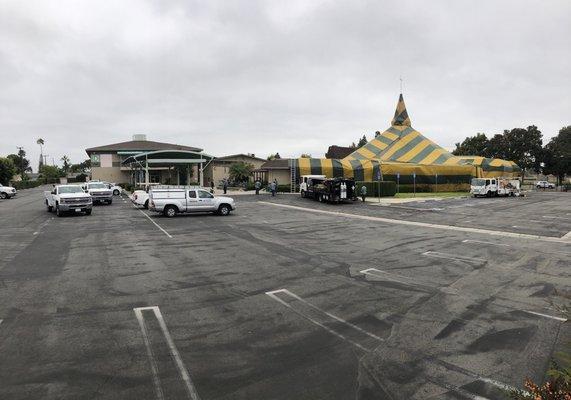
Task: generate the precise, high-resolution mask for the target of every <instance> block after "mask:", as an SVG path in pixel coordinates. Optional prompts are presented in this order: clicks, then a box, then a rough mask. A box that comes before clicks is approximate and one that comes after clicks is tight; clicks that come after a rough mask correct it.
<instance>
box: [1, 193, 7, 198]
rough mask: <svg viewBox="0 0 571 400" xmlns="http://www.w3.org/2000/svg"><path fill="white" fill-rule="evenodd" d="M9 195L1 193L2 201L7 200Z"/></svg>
mask: <svg viewBox="0 0 571 400" xmlns="http://www.w3.org/2000/svg"><path fill="white" fill-rule="evenodd" d="M7 198H8V193H4V192H0V199H7Z"/></svg>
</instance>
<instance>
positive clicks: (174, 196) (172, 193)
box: [149, 186, 236, 218]
mask: <svg viewBox="0 0 571 400" xmlns="http://www.w3.org/2000/svg"><path fill="white" fill-rule="evenodd" d="M235 209H236V205H235V203H234V199H232V198H230V197H224V196H214V195H213V194H212V193H210V192H209V191H208V190H206V189H204V188H201V187H180V186H176V187H162V186H159V187H154V188H151V190H149V210H151V211H155V212H159V213H162V214H163V215H164V216H166V217H169V218H170V217H174V216H175V215H177V214H179V213H196V212H211V213H217V214H220V215H228V214H230V212H231V211H233V210H235Z"/></svg>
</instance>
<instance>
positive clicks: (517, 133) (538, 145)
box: [503, 125, 543, 172]
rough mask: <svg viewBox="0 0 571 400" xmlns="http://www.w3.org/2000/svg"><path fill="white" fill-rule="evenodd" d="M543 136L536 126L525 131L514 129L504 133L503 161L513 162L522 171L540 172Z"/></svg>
mask: <svg viewBox="0 0 571 400" xmlns="http://www.w3.org/2000/svg"><path fill="white" fill-rule="evenodd" d="M542 137H543V135H542V134H541V131H540V130H539V129H537V126H535V125H531V126H528V127H527V129H523V128H514V129H512V130H509V131H507V130H506V131H504V140H505V142H506V143H507V148H506V149H505V155H504V157H503V158H504V159H506V160H510V161H515V163H516V164H517V165H519V166H520V167H521V168H522V169H523V170H527V169H532V170H534V171H536V172H539V171H540V170H541V162H542V158H543V147H542V145H543V139H542Z"/></svg>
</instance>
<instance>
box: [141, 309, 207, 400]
mask: <svg viewBox="0 0 571 400" xmlns="http://www.w3.org/2000/svg"><path fill="white" fill-rule="evenodd" d="M133 311H134V312H135V316H136V317H137V321H138V322H139V327H140V328H141V333H142V335H143V341H144V342H145V348H146V350H147V356H148V358H149V362H150V364H151V371H152V374H153V384H154V387H155V394H156V398H157V400H164V399H165V398H168V397H165V386H163V384H162V383H161V373H160V372H161V371H160V368H159V362H158V359H157V356H156V354H155V351H153V349H154V347H155V346H157V344H156V343H154V342H153V340H151V335H150V332H149V329H148V326H147V324H148V322H147V320H146V319H145V315H148V314H149V313H152V314H153V316H154V318H155V321H149V322H158V325H159V327H160V332H161V333H162V336H163V338H162V339H163V340H164V341H165V342H166V346H167V348H168V351H169V354H170V356H171V357H172V360H174V363H175V366H176V369H177V370H178V373H179V375H180V378H181V379H182V382H183V384H184V388H185V392H186V395H187V398H188V399H190V400H200V397H199V396H198V392H197V391H196V388H195V387H194V384H193V383H192V380H191V378H190V374H189V372H188V369H187V368H186V366H185V365H184V362H183V361H182V357H181V356H180V353H179V351H178V349H177V348H176V345H175V343H174V341H173V339H172V336H171V334H170V332H169V330H168V328H167V325H166V323H165V320H164V318H163V315H162V313H161V310H160V309H159V307H158V306H151V307H137V308H134V309H133ZM143 312H145V315H144V314H143Z"/></svg>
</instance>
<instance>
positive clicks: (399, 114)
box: [391, 93, 410, 126]
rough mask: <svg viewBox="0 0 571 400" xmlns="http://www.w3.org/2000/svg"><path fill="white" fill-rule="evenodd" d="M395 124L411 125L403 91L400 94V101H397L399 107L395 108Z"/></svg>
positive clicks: (393, 121) (392, 123) (393, 123)
mask: <svg viewBox="0 0 571 400" xmlns="http://www.w3.org/2000/svg"><path fill="white" fill-rule="evenodd" d="M391 125H393V126H410V118H409V117H408V113H407V111H406V105H405V104H404V98H403V96H402V93H401V94H400V96H399V101H398V103H397V109H396V110H395V116H394V118H393V120H392V122H391Z"/></svg>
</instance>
